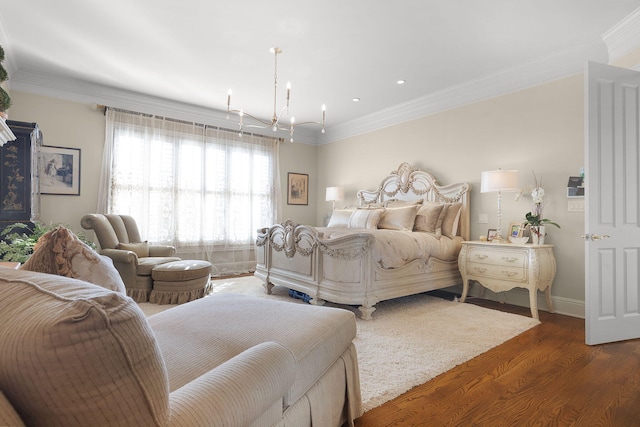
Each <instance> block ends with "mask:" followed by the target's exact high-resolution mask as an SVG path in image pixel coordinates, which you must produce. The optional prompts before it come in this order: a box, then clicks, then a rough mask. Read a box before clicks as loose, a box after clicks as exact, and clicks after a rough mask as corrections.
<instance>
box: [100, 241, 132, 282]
mask: <svg viewBox="0 0 640 427" xmlns="http://www.w3.org/2000/svg"><path fill="white" fill-rule="evenodd" d="M100 255H105V256H108V257H109V258H111V260H112V261H113V266H114V267H115V268H116V270H118V273H120V277H121V278H122V281H123V282H124V284H125V286H134V285H135V283H136V276H137V274H138V272H137V269H138V255H136V254H135V252H132V251H125V250H124V249H102V250H101V251H100Z"/></svg>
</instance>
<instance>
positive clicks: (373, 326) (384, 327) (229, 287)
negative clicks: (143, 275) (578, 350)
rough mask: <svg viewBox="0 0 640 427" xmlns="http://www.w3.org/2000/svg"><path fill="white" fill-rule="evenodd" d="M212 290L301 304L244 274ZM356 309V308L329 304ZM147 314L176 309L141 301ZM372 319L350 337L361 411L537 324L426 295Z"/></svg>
mask: <svg viewBox="0 0 640 427" xmlns="http://www.w3.org/2000/svg"><path fill="white" fill-rule="evenodd" d="M212 283H213V291H212V294H216V293H222V292H225V293H240V294H245V295H254V296H259V297H263V298H275V299H280V300H286V301H290V302H292V303H297V304H303V303H304V302H303V301H302V300H300V299H295V298H291V297H290V296H289V293H288V289H286V288H282V287H275V288H274V289H273V293H272V294H271V295H267V294H266V292H265V290H264V287H263V286H262V285H261V282H260V280H259V279H256V278H255V277H253V276H245V277H238V278H231V279H222V280H213V281H212ZM326 305H327V306H332V307H342V308H345V309H348V310H351V311H353V312H354V313H356V317H357V316H358V314H359V312H358V310H357V307H352V306H343V305H336V304H332V303H327V304H326ZM140 306H141V308H142V310H143V311H144V313H145V314H146V315H147V316H150V315H153V314H155V313H157V312H160V311H163V310H166V309H168V308H171V307H174V306H170V305H156V304H150V303H142V304H140ZM376 308H377V310H376V311H375V312H374V313H373V320H369V321H365V320H361V319H360V318H359V317H358V318H357V328H358V333H357V336H356V338H355V340H354V343H355V346H356V349H357V352H358V365H359V368H360V388H361V390H362V405H363V409H364V411H365V412H366V411H369V410H371V409H373V408H375V407H377V406H379V405H381V404H383V403H385V402H387V401H389V400H391V399H393V398H395V397H397V396H399V395H401V394H402V393H404V392H406V391H408V390H410V389H412V388H413V387H415V386H417V385H420V384H424V383H425V382H427V381H429V380H430V379H432V378H435V377H436V376H438V375H439V374H441V373H443V372H446V371H448V370H449V369H452V368H453V367H455V366H457V365H460V364H462V363H464V362H466V361H468V360H471V359H472V358H474V357H476V356H478V355H479V354H482V353H484V352H486V351H487V350H489V349H491V348H493V347H495V346H497V345H499V344H502V343H503V342H505V341H507V340H509V339H511V338H513V337H515V336H517V335H519V334H520V333H522V332H524V331H526V330H527V329H530V328H532V327H533V326H536V325H537V324H539V323H540V322H539V321H538V320H535V319H532V318H530V317H524V316H519V315H516V314H510V313H504V312H500V311H496V310H490V309H487V308H483V307H478V306H476V305H473V304H461V303H459V302H454V301H447V300H444V299H441V298H437V297H432V296H428V295H425V294H419V295H413V296H410V297H403V298H397V299H394V300H389V301H383V302H380V303H378V304H376Z"/></svg>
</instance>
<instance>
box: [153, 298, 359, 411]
mask: <svg viewBox="0 0 640 427" xmlns="http://www.w3.org/2000/svg"><path fill="white" fill-rule="evenodd" d="M185 319H188V321H185ZM148 320H149V324H150V325H151V328H152V329H153V331H154V333H155V335H156V339H157V340H158V344H159V346H160V348H161V350H162V354H163V356H164V360H165V364H166V366H167V371H168V372H169V384H170V385H171V390H172V391H173V390H175V389H177V388H180V387H182V386H183V385H184V384H187V383H188V382H190V381H192V380H193V379H195V378H197V377H198V376H199V375H201V374H202V373H203V372H206V371H208V370H210V369H212V368H214V367H216V366H218V365H220V364H222V363H223V362H224V361H226V360H228V359H230V358H232V357H234V356H236V355H238V354H240V353H241V352H243V351H244V350H246V349H248V348H251V347H253V346H255V345H257V344H259V343H262V342H265V341H275V342H279V343H281V344H282V345H284V346H285V347H287V348H288V349H289V350H290V351H291V352H292V353H293V356H294V358H295V360H296V362H297V372H296V379H295V382H294V384H293V386H292V387H291V390H290V391H289V393H288V394H287V396H285V405H287V406H288V405H290V404H292V403H293V402H295V401H296V400H297V399H298V398H300V397H301V396H303V395H304V394H305V393H306V392H307V390H308V389H309V388H310V387H311V386H312V385H313V384H314V383H315V382H316V381H317V380H318V379H319V378H320V377H321V376H322V375H323V374H324V372H325V371H326V370H327V369H328V368H329V367H330V366H331V365H332V364H333V363H334V362H335V361H336V360H337V359H338V358H339V357H340V356H341V355H342V354H343V353H344V352H345V350H346V349H347V348H349V346H350V345H351V342H352V341H353V339H354V338H355V336H356V321H355V315H354V314H353V313H352V312H351V311H348V310H343V309H339V308H330V307H319V306H313V305H306V304H292V303H290V302H286V301H274V300H269V299H266V298H259V297H251V296H246V295H234V294H217V295H210V296H208V297H205V298H203V299H200V300H197V301H192V302H190V303H188V304H184V305H180V306H177V307H175V308H172V309H171V310H166V311H163V312H161V313H158V314H155V315H153V316H151V317H150V318H149V319H148ZM179 366H190V367H191V369H190V370H185V369H182V370H180V369H177V367H179Z"/></svg>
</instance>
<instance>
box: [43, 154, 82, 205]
mask: <svg viewBox="0 0 640 427" xmlns="http://www.w3.org/2000/svg"><path fill="white" fill-rule="evenodd" d="M38 172H39V175H40V193H41V194H67V195H71V196H79V195H80V149H79V148H64V147H51V146H48V145H43V146H41V147H40V150H39V153H38Z"/></svg>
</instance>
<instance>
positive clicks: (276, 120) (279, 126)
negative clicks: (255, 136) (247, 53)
mask: <svg viewBox="0 0 640 427" xmlns="http://www.w3.org/2000/svg"><path fill="white" fill-rule="evenodd" d="M269 52H271V53H272V54H273V58H274V73H273V116H271V121H269V120H264V119H260V118H258V117H256V116H255V115H253V114H249V113H247V112H246V111H244V110H237V109H233V108H231V89H229V91H228V92H227V119H228V118H229V113H237V114H238V116H239V118H240V122H239V126H240V136H242V133H243V131H244V128H245V126H246V127H254V128H262V129H268V128H271V129H272V130H273V131H274V132H277V131H278V130H284V131H288V132H289V136H290V141H291V142H293V132H294V130H295V127H296V126H300V125H310V124H313V125H320V126H322V133H324V122H325V116H326V110H327V108H326V107H325V105H324V104H322V120H321V121H319V122H300V123H296V119H295V117H293V116H291V118H290V119H289V123H287V124H283V123H282V116H283V115H284V114H286V115H287V116H289V100H290V99H291V83H288V82H287V103H286V105H285V106H284V107H282V110H280V113H279V114H278V55H279V54H281V53H282V49H280V48H279V47H272V48H271V49H269ZM245 117H249V118H251V119H252V120H253V121H255V122H257V123H258V124H255V123H254V124H247V125H245V123H244V118H245Z"/></svg>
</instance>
